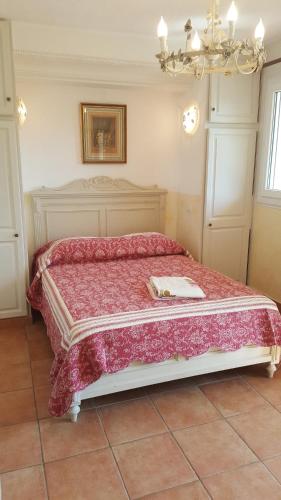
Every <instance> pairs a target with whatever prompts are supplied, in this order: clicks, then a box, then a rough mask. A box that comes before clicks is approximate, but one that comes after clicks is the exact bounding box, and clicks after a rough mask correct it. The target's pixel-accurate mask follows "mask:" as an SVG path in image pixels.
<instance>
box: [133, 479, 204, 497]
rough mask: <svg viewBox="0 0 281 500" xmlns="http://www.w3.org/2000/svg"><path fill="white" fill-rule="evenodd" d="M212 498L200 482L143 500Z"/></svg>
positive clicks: (162, 492)
mask: <svg viewBox="0 0 281 500" xmlns="http://www.w3.org/2000/svg"><path fill="white" fill-rule="evenodd" d="M209 498H210V497H209V495H208V493H207V492H206V490H205V488H204V487H203V486H202V484H201V483H200V481H195V482H194V483H191V484H184V485H182V486H177V487H176V488H170V489H169V490H165V491H159V493H152V494H151V495H146V496H145V497H142V500H208V499H209Z"/></svg>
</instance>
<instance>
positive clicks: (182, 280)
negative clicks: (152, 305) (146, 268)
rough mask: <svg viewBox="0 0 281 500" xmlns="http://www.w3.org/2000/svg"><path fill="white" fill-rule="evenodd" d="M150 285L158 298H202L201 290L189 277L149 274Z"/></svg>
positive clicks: (203, 295)
mask: <svg viewBox="0 0 281 500" xmlns="http://www.w3.org/2000/svg"><path fill="white" fill-rule="evenodd" d="M149 282H150V285H151V287H152V289H153V291H154V293H155V295H156V296H157V297H158V298H168V297H179V298H194V299H203V298H204V297H206V295H205V293H204V292H203V290H202V289H201V288H200V286H198V285H197V284H196V283H195V282H194V281H193V280H192V279H191V278H187V277H186V276H182V277H174V276H160V277H156V276H151V277H150V278H149Z"/></svg>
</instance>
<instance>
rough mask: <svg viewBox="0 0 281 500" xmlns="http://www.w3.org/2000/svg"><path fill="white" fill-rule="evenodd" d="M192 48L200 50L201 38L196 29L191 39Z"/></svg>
mask: <svg viewBox="0 0 281 500" xmlns="http://www.w3.org/2000/svg"><path fill="white" fill-rule="evenodd" d="M191 48H192V50H200V49H201V40H200V37H199V35H198V31H195V33H194V36H193V38H192V41H191Z"/></svg>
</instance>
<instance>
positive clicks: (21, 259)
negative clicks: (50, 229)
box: [0, 119, 26, 318]
mask: <svg viewBox="0 0 281 500" xmlns="http://www.w3.org/2000/svg"><path fill="white" fill-rule="evenodd" d="M17 150H18V148H17V130H16V125H15V123H14V122H13V121H12V120H11V121H9V120H7V119H5V120H0V159H1V161H0V318H7V317H13V316H24V315H25V314H26V300H25V288H26V287H25V284H26V256H25V250H24V237H23V220H22V202H21V186H20V174H19V163H18V155H17Z"/></svg>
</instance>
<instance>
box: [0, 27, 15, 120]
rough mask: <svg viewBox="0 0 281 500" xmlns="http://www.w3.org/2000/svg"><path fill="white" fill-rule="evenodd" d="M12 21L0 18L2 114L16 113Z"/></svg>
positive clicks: (0, 91) (11, 114)
mask: <svg viewBox="0 0 281 500" xmlns="http://www.w3.org/2000/svg"><path fill="white" fill-rule="evenodd" d="M12 58H13V51H12V42H11V31H10V23H9V22H8V21H3V20H2V21H1V20H0V115H1V116H7V115H9V116H13V115H14V113H15V92H14V68H13V59H12Z"/></svg>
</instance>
